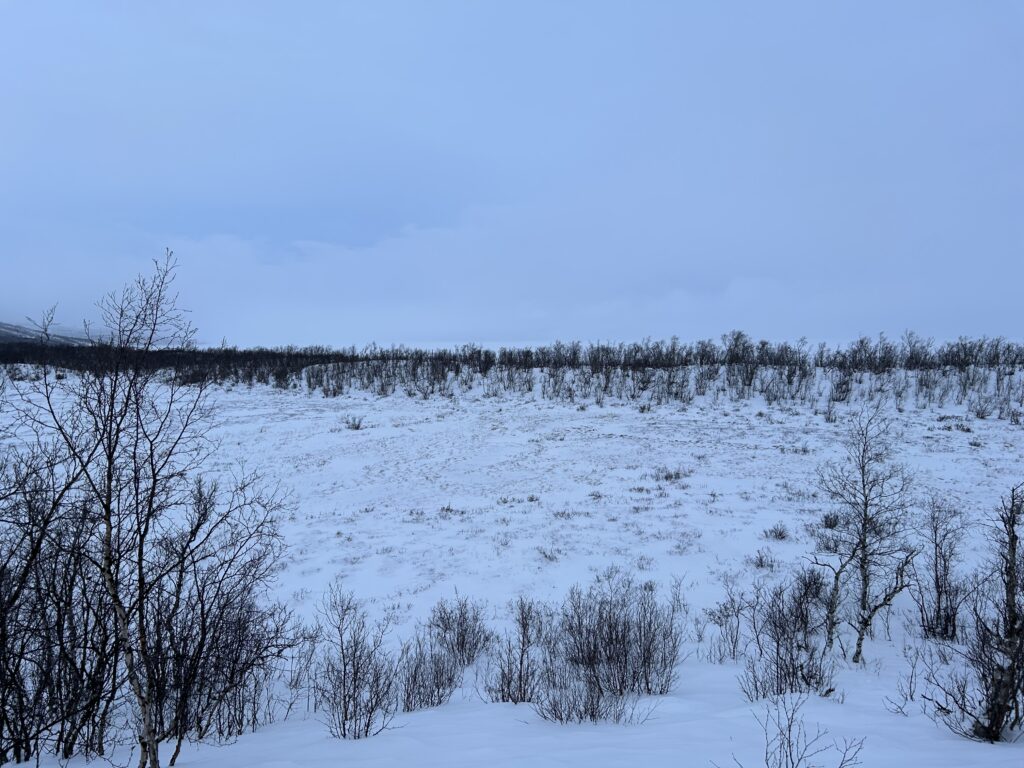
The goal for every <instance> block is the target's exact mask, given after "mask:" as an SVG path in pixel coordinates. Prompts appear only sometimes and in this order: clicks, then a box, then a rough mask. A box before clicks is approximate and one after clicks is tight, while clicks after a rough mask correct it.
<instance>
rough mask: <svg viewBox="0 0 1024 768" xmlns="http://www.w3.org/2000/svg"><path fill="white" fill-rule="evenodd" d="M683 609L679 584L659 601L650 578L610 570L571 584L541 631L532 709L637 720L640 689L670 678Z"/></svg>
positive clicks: (663, 689)
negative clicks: (636, 579)
mask: <svg viewBox="0 0 1024 768" xmlns="http://www.w3.org/2000/svg"><path fill="white" fill-rule="evenodd" d="M685 612H686V606H685V604H684V602H683V600H682V596H681V592H680V588H679V585H678V584H676V585H675V586H674V587H673V589H672V593H671V595H670V597H669V599H668V600H666V601H664V602H662V601H659V600H658V596H657V590H656V587H655V585H654V584H653V583H651V582H644V583H640V584H638V583H636V582H634V581H633V580H632V579H631V578H630V577H628V576H626V575H623V574H622V573H620V572H618V571H617V570H615V569H609V571H607V572H606V573H605V574H603V575H602V576H600V577H598V579H596V580H595V582H594V583H593V584H592V585H591V586H590V587H589V588H588V589H587V590H586V591H584V590H583V589H581V588H580V587H578V586H577V587H573V589H572V590H570V592H569V595H568V597H567V598H566V600H565V601H564V603H563V604H562V607H561V610H560V611H559V612H558V615H557V616H556V618H555V621H554V623H553V626H552V629H551V631H550V632H548V633H547V634H546V637H545V638H544V642H543V650H542V660H543V661H542V665H541V678H540V679H541V682H540V687H539V690H538V692H537V694H536V696H535V700H534V702H533V704H534V708H535V709H536V711H537V713H538V714H539V715H540V716H541V717H543V718H544V719H547V720H553V721H556V722H563V723H564V722H583V721H596V720H611V721H614V722H621V721H623V720H634V719H636V715H637V709H636V702H637V697H638V696H639V695H649V694H664V693H667V692H668V691H669V690H670V689H671V687H672V685H673V683H674V682H675V677H676V665H677V663H678V661H679V651H680V646H681V644H682V639H683V619H684V617H685Z"/></svg>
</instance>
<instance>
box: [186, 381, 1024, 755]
mask: <svg viewBox="0 0 1024 768" xmlns="http://www.w3.org/2000/svg"><path fill="white" fill-rule="evenodd" d="M214 397H215V401H216V403H217V405H218V406H219V409H220V422H221V426H219V427H218V428H217V430H216V433H215V434H216V436H217V437H218V438H219V440H220V441H221V449H220V453H219V456H220V457H221V459H222V460H223V462H224V464H225V465H229V464H231V463H234V462H237V461H239V460H244V461H245V462H246V464H247V465H248V467H249V468H257V469H260V470H262V471H263V472H264V473H265V474H266V475H267V476H268V477H271V478H274V479H277V480H279V481H280V482H281V484H282V485H283V486H284V487H285V488H287V489H289V491H290V494H291V503H290V512H289V514H288V518H287V521H286V524H285V532H286V536H287V539H288V541H289V544H290V559H289V562H288V564H287V568H286V570H285V573H284V575H283V577H282V582H281V596H282V597H284V598H285V599H287V600H289V601H290V602H292V604H293V605H295V606H296V607H297V609H298V610H299V611H300V612H302V613H305V614H309V615H311V614H312V612H313V610H314V607H315V605H316V602H317V601H318V600H319V597H320V595H321V594H322V592H323V590H324V588H325V587H326V586H327V585H328V584H329V583H330V582H331V580H332V579H334V578H335V577H336V576H338V575H341V576H342V577H343V578H344V580H345V583H346V585H347V586H348V588H350V589H352V590H354V591H355V592H356V593H357V594H358V595H359V596H361V597H362V598H363V599H365V600H366V601H367V602H368V604H369V606H370V608H371V610H372V611H373V612H374V613H376V614H377V615H384V614H385V613H387V614H389V615H391V616H392V617H393V618H394V620H395V621H396V628H395V634H396V636H401V635H407V634H408V633H409V631H410V630H411V628H412V627H413V626H414V624H415V623H416V621H417V620H422V619H424V618H426V616H427V614H428V612H429V610H430V607H431V606H432V605H433V604H434V602H435V601H436V600H437V599H438V598H440V597H451V596H453V595H454V594H455V593H456V592H458V593H459V594H464V595H471V596H473V597H478V598H483V599H486V600H487V601H488V604H489V606H490V610H491V612H492V614H493V615H492V619H493V620H494V622H495V624H496V625H497V624H499V622H500V619H501V617H502V616H503V615H504V610H503V609H504V605H505V603H506V601H507V600H509V599H510V598H512V597H514V596H516V595H517V594H520V593H527V594H531V595H533V596H536V597H542V598H546V599H551V600H556V599H560V598H561V597H562V596H563V595H564V593H565V591H566V589H567V588H568V587H569V586H570V585H571V584H573V583H575V582H579V581H583V582H586V581H589V580H590V579H591V578H592V576H593V574H594V573H596V572H598V571H600V570H603V569H604V568H606V567H607V566H609V565H617V566H620V567H622V568H625V569H629V570H631V571H634V572H636V573H637V574H639V575H641V576H643V577H644V578H651V579H655V580H657V581H659V582H661V583H663V584H667V583H669V582H670V581H671V579H672V578H673V577H674V576H681V577H683V579H684V584H685V586H686V598H687V601H688V602H689V604H690V606H691V613H692V614H694V615H696V614H698V613H699V612H700V609H702V608H705V607H709V606H711V605H713V604H714V603H715V602H716V601H717V600H718V599H720V598H721V596H722V594H721V586H720V582H721V579H722V577H723V576H725V575H726V574H738V578H739V579H740V580H741V581H746V582H749V581H752V580H753V579H755V578H758V577H767V578H772V574H770V573H764V572H758V571H757V570H756V569H755V568H754V567H753V566H752V565H751V564H749V563H748V562H746V561H745V558H747V557H749V556H750V555H752V554H754V553H755V552H756V551H757V550H758V549H760V548H766V549H768V550H770V551H771V553H772V555H773V556H774V557H775V558H776V559H777V560H778V561H779V563H780V565H779V569H780V570H783V569H786V568H789V567H792V566H795V565H797V564H799V563H800V561H801V558H802V557H803V556H804V554H805V553H806V552H807V551H808V550H809V548H810V546H811V545H810V541H809V539H808V537H807V535H806V534H805V533H804V532H803V524H804V523H805V522H806V521H808V520H810V519H811V518H812V517H813V516H815V515H817V514H819V513H820V512H821V511H822V509H823V508H824V504H823V502H822V501H821V500H820V499H818V498H817V497H816V496H815V494H814V491H813V480H814V472H815V468H816V466H817V465H818V464H819V463H820V462H822V461H824V460H825V459H827V458H829V457H830V456H832V455H833V454H834V452H835V450H836V444H837V440H838V438H839V436H840V434H841V432H842V429H843V420H844V418H843V417H844V416H845V414H846V413H847V412H846V411H845V410H843V409H842V407H840V410H839V415H840V419H839V422H838V423H836V424H828V423H826V421H825V419H824V418H823V417H822V416H820V415H815V414H814V413H812V412H811V411H809V410H807V409H804V408H798V409H788V408H778V407H776V408H768V407H766V406H764V404H763V403H761V402H758V401H756V400H755V401H752V402H739V403H736V402H731V401H729V400H727V399H723V400H721V401H718V402H713V401H710V400H707V401H703V402H702V400H701V399H698V400H697V402H695V403H694V404H692V405H690V406H689V407H687V408H682V407H679V406H662V407H655V408H654V409H653V410H651V411H650V412H648V413H640V412H639V411H638V410H637V408H636V407H635V406H626V405H622V406H616V405H611V404H608V405H606V406H605V407H603V408H599V407H596V406H595V405H593V404H591V405H589V406H588V407H587V408H586V409H585V410H580V409H578V408H577V406H575V405H573V404H554V403H550V402H545V401H535V400H533V399H526V398H511V399H491V398H485V397H482V396H477V395H469V396H460V397H459V398H457V399H456V400H454V401H453V400H445V399H441V398H434V399H430V400H416V399H410V398H408V397H405V396H401V395H398V396H394V397H391V398H384V399H378V398H375V397H371V396H366V395H361V394H358V393H357V394H353V395H348V396H344V397H340V398H336V399H324V398H321V397H319V396H312V397H311V396H309V395H306V394H304V393H301V392H298V391H279V390H273V389H270V388H268V387H257V388H254V389H245V388H241V387H240V388H235V389H233V390H220V391H218V392H217V393H216V394H215V396H214ZM943 413H945V414H947V415H949V414H954V415H955V416H956V417H957V418H963V408H962V407H955V408H953V409H950V410H949V411H946V412H940V411H935V410H927V411H918V410H912V409H908V410H907V411H906V412H905V413H896V412H895V411H893V414H892V415H893V417H894V419H895V423H896V425H897V427H898V431H899V433H900V438H899V440H898V444H899V446H900V457H901V459H902V460H903V461H904V462H905V463H907V464H908V465H910V466H911V467H912V468H913V470H914V471H915V473H916V475H917V491H918V492H920V493H922V494H923V493H925V492H927V491H932V490H934V491H938V492H941V493H942V494H944V495H948V496H950V497H955V498H956V499H959V500H960V501H961V502H962V503H963V504H964V505H966V508H968V509H970V510H971V511H972V513H973V514H974V515H975V516H976V517H977V518H978V519H979V520H980V519H981V518H983V517H985V516H986V515H988V514H989V513H990V512H991V510H992V508H993V506H994V505H995V504H996V502H997V501H998V499H999V496H1000V494H1002V493H1004V492H1005V491H1007V490H1008V488H1009V486H1010V485H1011V483H1013V482H1014V481H1016V482H1019V481H1021V480H1022V479H1024V428H1021V427H1019V426H1011V425H1010V424H1008V423H1007V422H1006V421H997V420H995V419H990V420H984V421H978V420H969V421H968V425H969V427H970V429H971V431H970V432H964V431H960V430H956V429H953V430H947V429H946V428H945V427H948V426H949V424H950V423H951V422H950V421H940V420H939V417H940V416H941V415H943ZM349 417H352V418H361V419H362V420H363V422H362V428H361V429H359V430H353V429H349V428H348V427H347V426H346V424H345V420H346V419H347V418H349ZM659 468H668V469H670V470H679V471H680V476H679V477H678V478H677V479H674V480H671V481H666V480H659V479H657V475H658V470H659ZM779 521H783V522H785V523H786V525H787V526H788V528H789V529H790V531H792V532H794V533H795V534H796V536H795V538H794V539H793V540H791V541H787V542H782V543H779V542H769V541H766V540H765V539H764V538H763V535H762V532H763V530H764V529H765V528H767V527H769V526H771V525H773V524H774V523H776V522H779ZM977 543H978V542H977V541H974V542H972V547H973V546H975V545H977ZM901 607H902V608H903V609H907V608H908V607H909V603H907V602H906V601H905V602H904V603H903V604H902V606H901ZM891 627H892V640H891V641H890V640H887V639H885V633H884V632H882V633H880V634H879V636H878V638H876V640H874V641H873V642H871V643H869V646H868V649H867V658H868V664H867V665H866V666H865V667H860V668H853V667H851V666H849V665H847V666H843V667H842V668H841V672H840V675H839V686H838V687H839V690H840V694H839V695H838V696H837V697H835V698H833V699H829V700H822V699H815V700H812V701H810V702H809V703H808V705H807V708H806V715H807V719H808V723H809V725H810V726H811V727H812V729H813V726H814V724H815V723H820V724H821V726H822V727H824V728H827V729H828V730H829V731H830V732H831V735H832V736H835V737H844V736H845V737H857V736H866V737H867V741H866V745H865V747H864V751H863V753H862V759H863V761H864V765H866V766H879V767H881V766H900V767H901V768H902V767H903V766H906V765H908V764H919V765H926V766H948V767H949V768H961V767H963V766H993V767H995V766H1007V767H1009V766H1014V767H1015V768H1020V766H1022V765H1024V744H1014V745H995V746H992V745H983V744H976V743H971V742H967V741H964V740H962V739H959V738H957V737H955V736H953V735H951V734H949V733H948V732H947V731H945V730H944V729H942V728H940V727H938V726H936V725H935V724H933V723H932V722H931V721H930V720H929V719H928V718H926V717H925V716H923V715H922V714H920V713H919V712H918V711H917V710H916V709H915V708H914V706H913V705H911V707H910V708H909V710H908V711H909V713H910V716H909V717H901V716H899V715H894V714H891V713H890V712H888V711H887V710H886V708H885V706H884V703H883V701H884V697H885V696H887V695H893V694H894V691H895V684H896V679H897V676H898V675H899V673H900V671H901V670H902V668H903V664H904V662H903V659H902V655H901V653H900V644H901V635H902V634H903V622H902V619H901V618H899V617H898V616H897V617H894V618H893V620H892V622H891ZM690 650H692V646H691V648H690ZM739 671H740V668H739V667H738V666H737V665H730V664H726V665H713V664H709V663H706V662H703V661H700V660H698V659H697V657H696V655H691V656H690V657H689V658H688V659H687V660H686V661H684V662H683V663H682V666H681V670H680V677H679V683H678V685H677V686H676V689H675V690H674V691H673V692H672V693H671V694H670V695H669V696H667V697H664V698H660V699H656V700H652V701H651V703H652V704H653V705H654V710H653V712H652V715H651V717H650V719H648V720H647V722H645V723H643V724H640V725H631V726H618V725H602V726H560V725H553V724H550V723H547V722H544V721H542V720H541V719H540V718H538V717H537V716H536V715H535V714H534V713H533V711H532V710H531V709H530V708H529V707H528V706H525V705H520V706H518V707H517V706H513V705H496V704H490V703H485V702H484V701H483V700H482V698H481V697H480V696H479V695H478V694H477V693H476V690H475V687H474V680H473V674H472V672H470V673H468V674H467V678H466V685H465V687H464V688H463V690H462V691H460V692H457V693H456V695H455V697H454V698H453V700H452V702H451V703H449V704H448V705H445V706H443V707H440V708H437V709H434V710H428V711H424V712H419V713H415V714H410V715H402V714H400V715H399V716H398V717H397V718H396V720H395V722H394V726H395V727H394V729H393V730H390V731H388V732H385V733H383V734H381V735H379V736H376V737H374V738H371V739H368V740H365V741H359V742H345V741H338V740H333V739H331V738H330V737H329V736H328V735H327V732H326V729H325V727H324V726H323V725H322V724H320V723H319V722H317V721H316V720H315V719H307V720H302V719H293V720H290V721H288V722H284V723H279V724H276V725H274V726H271V727H269V728H267V729H265V730H262V731H260V732H258V733H255V734H252V735H249V736H246V737H243V738H242V739H240V740H239V741H238V742H237V743H236V744H233V745H229V746H225V747H216V746H201V747H190V748H187V749H186V751H185V752H184V753H183V755H182V757H181V758H180V759H179V765H182V766H211V767H212V766H242V765H245V766H266V767H268V768H269V767H270V766H275V767H277V766H293V765H294V766H321V765H322V766H333V765H346V766H391V765H395V766H446V767H455V766H467V767H468V766H489V767H490V768H494V767H496V766H519V765H530V766H533V767H534V768H539V767H540V766H675V767H679V766H691V765H692V766H709V765H711V763H712V761H715V762H717V763H719V764H721V765H723V766H725V765H733V764H734V763H733V762H732V759H733V755H735V757H736V758H737V759H738V760H739V761H740V762H742V763H743V764H745V765H746V766H748V768H752V767H753V766H756V765H758V764H759V760H761V759H762V758H761V752H762V749H763V737H762V733H761V730H760V726H759V725H758V723H757V721H756V720H755V718H754V714H755V713H759V712H760V711H761V708H760V706H759V705H756V704H750V703H749V702H747V701H746V700H745V699H744V698H743V696H742V695H741V693H740V690H739V687H738V685H737V682H736V676H737V674H738V673H739ZM837 699H842V702H840V701H839V700H837ZM760 764H763V762H762V763H760Z"/></svg>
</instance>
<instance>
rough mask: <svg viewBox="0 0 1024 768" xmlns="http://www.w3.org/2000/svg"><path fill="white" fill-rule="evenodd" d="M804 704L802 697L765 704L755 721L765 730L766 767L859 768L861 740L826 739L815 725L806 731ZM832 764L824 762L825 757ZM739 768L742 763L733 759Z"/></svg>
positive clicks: (782, 697) (785, 698) (782, 698)
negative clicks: (829, 757) (802, 711)
mask: <svg viewBox="0 0 1024 768" xmlns="http://www.w3.org/2000/svg"><path fill="white" fill-rule="evenodd" d="M806 701H807V697H806V696H804V695H798V696H780V697H777V698H774V699H772V700H770V701H769V702H768V704H766V705H765V710H764V714H763V715H761V716H758V717H757V722H758V723H759V724H760V725H761V729H762V730H763V731H764V766H765V768H824V766H825V765H830V766H834V767H835V768H855V766H858V765H861V764H862V763H861V760H860V752H861V750H862V749H863V748H864V739H844V740H842V741H834V740H829V738H828V731H827V730H824V729H823V728H821V726H817V727H816V728H815V730H814V733H813V734H812V733H811V732H810V731H808V730H807V726H806V724H805V722H804V717H803V715H802V714H801V712H800V710H801V709H802V708H803V706H804V704H805V703H806ZM827 755H828V756H831V758H832V762H830V763H828V764H826V763H825V762H823V760H824V759H825V757H826V756H827ZM733 762H734V763H736V765H737V767H738V768H744V766H743V763H741V762H740V761H739V760H737V759H736V758H735V757H734V758H733Z"/></svg>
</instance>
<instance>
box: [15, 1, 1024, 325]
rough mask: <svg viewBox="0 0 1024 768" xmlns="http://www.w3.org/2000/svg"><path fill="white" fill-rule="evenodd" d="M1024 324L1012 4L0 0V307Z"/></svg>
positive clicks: (1023, 125) (1018, 36) (1021, 104)
mask: <svg viewBox="0 0 1024 768" xmlns="http://www.w3.org/2000/svg"><path fill="white" fill-rule="evenodd" d="M165 246H169V247H171V248H173V249H174V251H175V252H176V254H177V256H178V257H179V262H180V272H179V280H178V287H179V290H180V294H181V302H182V304H183V305H185V306H187V307H189V308H191V309H192V311H193V320H194V322H195V323H196V325H197V326H198V327H199V329H200V333H201V338H202V339H203V340H204V341H206V342H210V343H217V342H219V341H220V340H221V338H222V337H226V338H227V340H228V341H229V342H231V343H237V344H241V345H249V344H283V343H290V342H294V343H309V342H324V343H331V344H335V345H341V344H349V343H354V344H357V345H361V344H363V343H366V342H369V341H377V342H379V343H384V344H389V343H393V342H406V343H419V344H428V345H433V344H444V343H454V342H464V341H477V342H484V343H510V342H511V343H518V342H545V341H550V340H553V339H556V338H562V339H568V338H580V339H583V340H595V339H611V340H630V339H639V338H642V337H645V336H652V337H668V336H671V335H678V336H680V337H681V338H683V339H687V340H690V339H694V338H699V337H706V336H717V335H718V334H720V333H722V332H723V331H727V330H729V329H731V328H744V329H746V330H748V331H749V332H750V333H751V334H753V335H755V336H757V337H767V338H772V339H796V338H798V337H800V336H807V337H809V338H811V339H815V340H829V341H840V340H844V341H845V340H849V339H852V338H854V337H856V336H858V335H861V334H871V335H873V334H876V333H878V332H880V331H885V332H887V333H889V334H892V335H898V334H899V333H900V332H901V331H903V330H904V329H908V328H911V329H915V330H917V331H918V332H920V333H923V334H925V335H930V336H934V337H935V338H937V339H945V338H949V337H955V336H957V335H960V334H975V335H981V334H989V335H996V334H1002V335H1006V336H1009V337H1011V338H1017V339H1020V338H1021V337H1022V335H1024V323H1022V316H1021V309H1020V307H1021V298H1020V297H1021V295H1022V291H1024V3H1021V2H1019V0H1011V1H1009V2H998V1H996V0H986V2H977V0H963V1H962V2H943V1H941V0H921V1H919V2H912V1H906V2H904V1H902V0H901V1H900V2H892V0H885V1H884V2H882V1H879V2H852V1H851V2H820V0H808V1H807V2H771V3H766V2H746V3H739V2H718V1H716V2H700V3H697V2H693V3H691V2H682V1H681V0H673V1H671V2H669V1H666V2H654V1H646V2H643V1H638V2H625V0H622V1H621V2H595V1H593V0H586V1H584V0H579V1H577V2H569V1H559V0H543V1H540V2H536V1H532V0H514V2H513V1H511V0H509V1H507V2H469V1H468V0H466V1H464V2H445V1H444V0H431V1H430V2H419V1H417V2H392V1H391V0H364V1H363V2H313V1H309V0H307V1H306V2H301V3H286V2H276V3H269V2H202V3H200V2H188V3H136V2H124V3H103V2H100V3H79V2H65V3H61V2H28V1H27V0H25V1H24V2H13V1H8V0H0V320H7V321H15V322H17V321H19V320H21V319H22V318H23V317H24V316H25V315H38V314H39V312H40V310H42V309H43V308H45V307H47V306H49V305H50V304H52V303H54V302H57V303H58V305H59V308H58V316H59V319H60V320H61V321H63V322H64V323H65V324H69V325H70V324H74V323H76V322H77V321H78V320H79V319H80V318H82V317H83V316H88V315H89V313H90V312H91V305H92V302H93V301H94V300H95V299H96V298H97V297H98V296H99V295H100V294H102V293H103V292H105V291H107V290H109V289H112V288H115V287H117V286H119V285H120V284H122V283H123V282H124V281H125V280H127V279H129V278H131V277H132V276H133V275H135V274H136V273H138V272H139V271H140V270H144V269H146V265H147V263H148V261H149V260H151V259H152V258H154V257H159V256H161V255H162V253H163V249H164V247H165Z"/></svg>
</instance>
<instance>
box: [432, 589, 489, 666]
mask: <svg viewBox="0 0 1024 768" xmlns="http://www.w3.org/2000/svg"><path fill="white" fill-rule="evenodd" d="M484 609H485V604H484V603H483V602H477V601H473V600H470V599H469V598H468V597H456V598H455V599H454V600H451V601H449V600H439V601H438V602H437V604H436V605H435V606H434V609H433V610H432V611H431V613H430V621H429V622H428V625H427V626H428V629H429V631H430V633H431V634H432V635H433V636H434V638H435V639H436V641H437V642H438V643H439V644H440V645H441V646H442V647H444V648H446V649H447V650H448V652H449V653H450V654H451V655H452V656H453V657H454V658H455V659H457V660H458V662H459V664H461V665H462V666H463V667H468V666H469V665H471V664H473V662H475V661H476V660H477V658H478V657H479V656H480V654H481V653H483V651H484V650H486V648H487V646H488V644H489V643H490V642H491V640H492V638H493V635H492V634H491V631H490V630H489V629H488V628H487V625H486V623H485V622H484Z"/></svg>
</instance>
